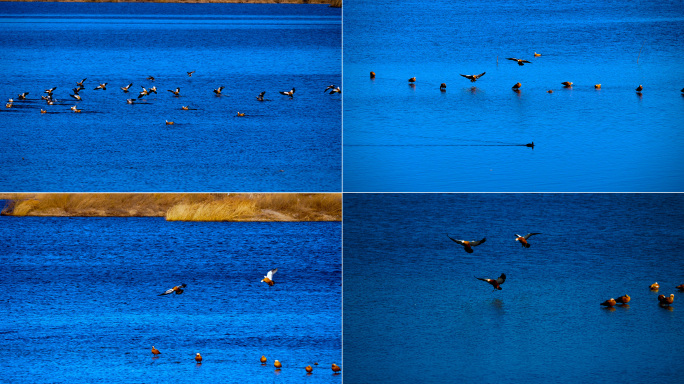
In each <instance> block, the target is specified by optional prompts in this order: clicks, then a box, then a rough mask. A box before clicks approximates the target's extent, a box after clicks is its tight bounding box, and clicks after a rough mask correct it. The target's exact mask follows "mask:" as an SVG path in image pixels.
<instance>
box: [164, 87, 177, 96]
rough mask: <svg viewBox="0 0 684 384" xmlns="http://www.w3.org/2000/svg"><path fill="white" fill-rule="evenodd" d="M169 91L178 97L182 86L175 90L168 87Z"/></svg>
mask: <svg viewBox="0 0 684 384" xmlns="http://www.w3.org/2000/svg"><path fill="white" fill-rule="evenodd" d="M167 91H169V92H171V93H173V95H174V96H176V97H178V96H180V88H176V90H175V91H172V90H170V89H167Z"/></svg>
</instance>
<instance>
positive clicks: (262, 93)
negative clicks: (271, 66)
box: [257, 91, 266, 101]
mask: <svg viewBox="0 0 684 384" xmlns="http://www.w3.org/2000/svg"><path fill="white" fill-rule="evenodd" d="M265 94H266V91H263V92H261V93H260V94H259V96H257V100H259V101H264V95H265Z"/></svg>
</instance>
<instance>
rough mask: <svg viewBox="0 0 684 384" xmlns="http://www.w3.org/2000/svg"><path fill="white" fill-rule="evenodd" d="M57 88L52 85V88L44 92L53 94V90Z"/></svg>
mask: <svg viewBox="0 0 684 384" xmlns="http://www.w3.org/2000/svg"><path fill="white" fill-rule="evenodd" d="M55 89H57V87H52V88H50V89H46V90H45V92H43V93H47V94H48V95H49V96H52V92H53V91H54V90H55Z"/></svg>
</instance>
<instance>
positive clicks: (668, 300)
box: [658, 293, 674, 305]
mask: <svg viewBox="0 0 684 384" xmlns="http://www.w3.org/2000/svg"><path fill="white" fill-rule="evenodd" d="M658 301H659V302H660V305H670V304H672V303H674V293H672V294H670V296H665V295H659V296H658Z"/></svg>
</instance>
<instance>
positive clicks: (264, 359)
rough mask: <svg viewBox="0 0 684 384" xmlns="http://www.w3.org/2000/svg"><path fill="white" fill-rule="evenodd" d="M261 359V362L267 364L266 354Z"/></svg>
mask: <svg viewBox="0 0 684 384" xmlns="http://www.w3.org/2000/svg"><path fill="white" fill-rule="evenodd" d="M259 361H261V364H265V363H266V356H264V355H262V356H261V359H259Z"/></svg>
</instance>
